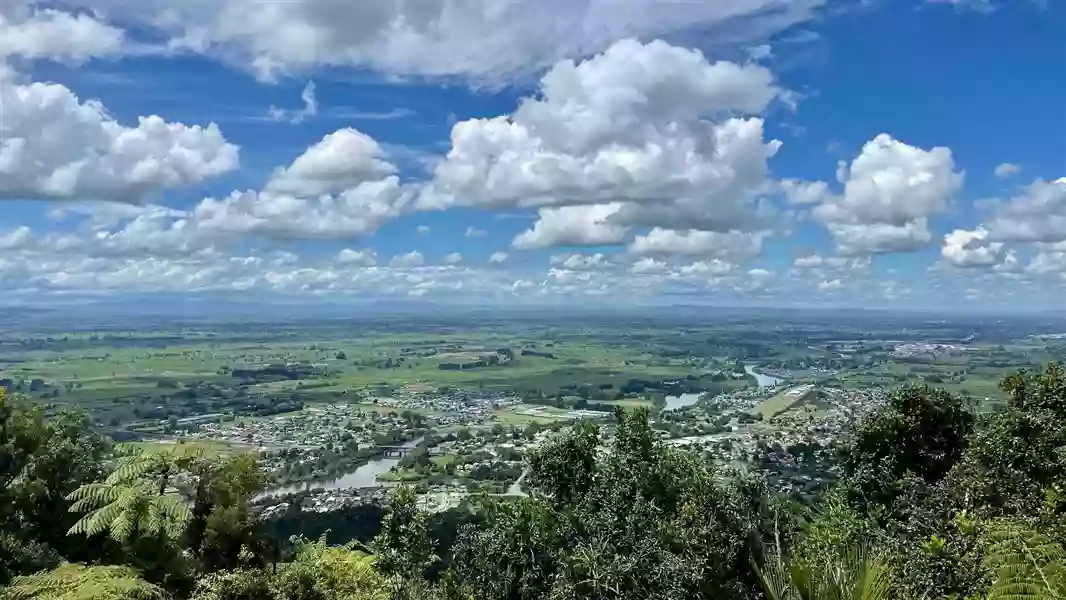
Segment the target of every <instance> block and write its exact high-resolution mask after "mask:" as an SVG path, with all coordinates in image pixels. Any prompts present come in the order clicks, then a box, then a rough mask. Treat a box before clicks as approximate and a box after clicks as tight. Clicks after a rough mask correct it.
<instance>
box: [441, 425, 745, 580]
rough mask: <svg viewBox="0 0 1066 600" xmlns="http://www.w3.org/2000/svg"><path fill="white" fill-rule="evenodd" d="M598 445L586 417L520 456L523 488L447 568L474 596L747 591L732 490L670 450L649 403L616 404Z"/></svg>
mask: <svg viewBox="0 0 1066 600" xmlns="http://www.w3.org/2000/svg"><path fill="white" fill-rule="evenodd" d="M615 416H616V427H615V431H614V436H613V439H611V440H610V441H609V444H608V447H607V449H606V451H605V452H602V453H601V452H600V451H599V448H598V442H599V435H600V432H599V430H598V429H597V428H596V427H595V426H592V425H585V426H582V427H580V428H578V429H577V430H576V431H575V432H573V433H572V434H570V435H568V436H563V437H562V438H561V439H559V440H557V441H555V442H552V443H550V444H547V445H546V446H545V447H543V448H542V449H541V450H539V451H538V452H535V453H533V455H532V456H531V457H530V459H529V464H530V470H531V472H530V477H529V481H530V482H531V483H530V487H531V492H532V497H531V498H528V499H524V500H522V501H519V502H517V503H510V504H500V503H495V504H490V505H489V507H488V509H487V510H488V515H487V518H488V523H489V525H488V527H484V528H478V529H469V530H468V531H466V532H465V534H464V535H463V536H461V539H460V543H459V549H458V552H457V557H456V560H455V563H454V564H455V566H456V569H457V571H458V573H459V575H460V577H461V579H462V580H463V581H464V582H466V583H468V584H469V585H470V586H471V587H472V588H473V591H474V593H475V595H476V596H477V597H479V598H486V599H490V598H492V599H495V598H499V599H505V598H506V599H512V598H514V599H517V598H522V599H525V598H553V599H556V598H557V599H567V598H608V597H609V598H641V599H649V598H711V597H715V598H717V597H721V596H723V595H724V596H728V597H743V596H747V595H751V594H752V593H753V591H754V584H755V582H754V579H753V578H751V577H747V576H746V573H747V570H746V569H743V568H742V566H743V565H746V561H747V556H748V554H749V551H750V544H749V542H751V536H752V535H753V534H754V532H755V530H756V527H755V526H754V525H753V523H752V522H751V520H750V517H751V511H750V510H749V509H750V507H748V506H747V505H746V504H745V501H744V497H743V495H742V494H741V493H740V490H738V489H736V488H733V487H730V486H729V485H727V484H725V483H722V482H720V481H719V480H718V479H717V478H716V477H715V473H714V472H713V471H712V470H711V469H710V467H709V466H708V465H707V464H705V463H703V462H701V461H699V460H698V458H696V457H695V456H693V455H691V454H688V453H685V452H683V451H679V450H675V449H672V448H669V447H667V446H666V445H665V444H663V442H662V441H661V440H660V439H659V437H658V435H657V434H656V433H655V432H654V431H653V430H652V429H651V427H650V425H649V423H648V414H647V411H644V410H637V411H633V412H630V413H626V412H623V411H618V412H617V413H616V415H615Z"/></svg>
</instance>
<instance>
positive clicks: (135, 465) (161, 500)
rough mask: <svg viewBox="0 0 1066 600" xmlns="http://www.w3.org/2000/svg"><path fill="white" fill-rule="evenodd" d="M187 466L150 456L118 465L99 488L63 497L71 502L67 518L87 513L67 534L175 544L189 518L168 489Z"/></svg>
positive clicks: (183, 459) (177, 460)
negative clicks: (149, 539) (144, 538)
mask: <svg viewBox="0 0 1066 600" xmlns="http://www.w3.org/2000/svg"><path fill="white" fill-rule="evenodd" d="M188 460H189V459H188V458H187V457H181V458H176V457H175V456H173V455H169V454H154V453H138V454H134V455H132V456H129V457H127V458H125V459H123V460H122V461H121V462H120V463H119V466H118V468H116V469H115V471H114V472H112V473H111V475H109V476H108V477H107V479H105V480H104V481H103V483H90V484H86V485H83V486H81V487H80V488H78V489H77V490H75V491H73V492H72V493H71V494H70V495H68V496H67V500H69V501H72V502H73V504H71V506H70V512H73V513H79V512H87V514H86V515H85V516H83V517H82V518H81V519H80V520H79V521H78V522H77V523H75V524H74V526H73V527H71V528H70V531H69V533H70V534H85V535H87V536H93V535H96V534H98V533H102V532H105V531H107V532H109V534H110V536H111V538H112V539H114V540H116V541H119V542H128V541H130V540H131V539H132V538H133V537H134V536H143V537H147V538H169V539H178V538H179V537H180V536H181V535H182V534H183V533H184V531H185V525H186V524H187V523H188V522H189V519H190V518H192V512H191V511H190V510H189V507H188V506H186V504H185V501H184V499H183V498H182V497H181V495H180V494H179V493H178V491H177V489H175V488H173V487H171V485H170V483H171V480H172V478H173V477H174V475H175V474H177V473H178V472H180V471H181V470H183V468H187V465H188Z"/></svg>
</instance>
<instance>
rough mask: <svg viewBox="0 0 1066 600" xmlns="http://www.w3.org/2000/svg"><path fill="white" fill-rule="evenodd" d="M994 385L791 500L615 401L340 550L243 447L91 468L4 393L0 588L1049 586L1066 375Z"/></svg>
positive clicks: (55, 424)
mask: <svg viewBox="0 0 1066 600" xmlns="http://www.w3.org/2000/svg"><path fill="white" fill-rule="evenodd" d="M1002 387H1003V389H1004V390H1005V391H1006V392H1007V394H1008V395H1009V398H1010V401H1009V403H1008V404H1007V405H1006V407H1005V408H1004V409H1003V410H1002V411H1001V412H999V413H997V414H993V415H975V414H973V413H971V412H970V411H969V410H968V409H967V407H966V405H965V403H963V402H962V401H961V400H960V399H959V398H957V397H955V396H953V395H951V394H949V393H946V392H944V391H940V390H936V389H932V388H928V387H924V386H915V387H908V388H902V389H900V390H897V391H895V392H893V393H892V394H891V397H890V400H889V402H888V403H887V404H886V405H885V406H884V407H883V408H881V409H879V410H877V411H875V412H874V413H873V414H871V415H870V416H869V417H867V418H866V419H864V420H863V421H862V422H860V423H859V425H858V426H857V427H856V429H855V431H854V432H852V433H851V435H849V436H848V437H847V438H846V439H844V440H842V441H841V442H840V443H839V444H838V447H837V448H836V456H837V460H838V467H839V468H840V471H841V477H840V478H839V479H838V480H837V481H836V482H835V483H834V484H833V485H832V487H830V488H829V489H828V490H827V491H825V492H824V493H823V494H820V495H817V496H815V497H812V498H807V499H805V500H804V501H800V499H799V497H786V496H779V495H775V494H771V493H768V491H767V488H766V484H765V482H764V481H763V480H761V479H760V478H757V477H754V476H744V475H733V474H729V473H724V472H719V471H717V470H716V469H715V468H714V467H712V466H711V465H709V464H708V463H707V462H705V461H703V460H701V459H700V457H699V456H698V455H696V454H694V453H690V452H687V451H684V450H681V449H675V448H672V447H669V446H667V445H665V444H664V443H663V442H662V440H661V438H660V436H659V435H658V434H657V433H656V431H655V430H653V428H652V427H651V425H650V423H649V419H648V414H647V412H646V411H639V410H638V411H632V412H625V411H617V412H616V413H615V419H614V422H613V424H612V425H611V426H610V427H609V428H605V429H604V430H601V429H600V428H599V427H598V426H596V425H594V424H591V423H581V424H578V425H577V426H575V427H574V429H573V430H572V431H570V432H569V433H566V434H564V435H562V436H559V437H557V438H555V439H554V440H553V441H551V442H549V443H548V444H546V445H544V446H542V447H541V448H540V449H538V450H536V451H533V452H532V453H531V454H529V455H528V456H527V466H528V468H529V474H528V476H527V479H526V482H525V486H524V487H525V489H526V490H527V491H528V492H529V496H528V497H526V498H522V499H519V500H513V499H508V500H506V501H504V500H497V499H492V498H488V497H484V498H480V499H476V500H474V501H472V502H470V503H469V506H468V507H467V508H464V509H463V510H462V511H459V512H456V513H453V515H452V516H451V517H449V518H447V519H440V518H438V519H436V520H435V521H434V522H433V523H431V521H430V517H429V516H428V515H426V514H425V513H423V512H421V511H419V509H418V507H417V500H416V497H415V495H414V494H413V493H412V491H411V490H408V489H406V488H402V489H400V491H398V492H397V493H396V494H395V495H394V496H393V497H392V498H391V500H390V502H389V503H388V506H387V507H386V508H384V509H379V512H378V514H377V515H369V516H366V519H367V521H366V522H365V523H360V524H359V525H357V526H353V527H352V529H353V530H354V529H357V530H360V531H366V532H367V533H368V535H372V537H371V538H369V539H366V538H364V541H362V542H360V541H353V542H351V543H349V544H348V545H347V546H344V547H338V546H330V545H328V543H329V542H330V541H333V542H334V543H343V542H345V541H347V540H343V539H337V538H336V537H335V538H334V539H333V540H329V539H323V540H320V541H318V542H308V541H306V540H299V539H297V540H295V542H294V543H293V544H292V545H291V547H290V546H289V545H287V544H284V543H282V542H281V540H279V539H278V537H279V535H278V534H280V533H282V532H284V533H290V532H292V533H312V532H313V533H318V531H319V529H317V528H316V527H312V526H311V525H310V524H308V525H307V526H308V530H304V529H302V527H304V523H305V520H306V518H305V517H302V516H301V513H300V512H299V511H298V510H297V509H296V508H295V506H294V507H293V508H292V509H291V510H290V512H289V514H286V515H284V517H283V520H282V521H280V522H281V523H285V524H286V525H285V527H284V528H281V527H278V526H275V527H274V528H273V529H271V528H270V527H264V524H262V523H260V522H259V520H258V519H257V517H256V513H255V510H253V509H252V508H251V506H250V505H249V499H250V498H252V497H254V494H255V493H256V491H257V490H258V489H259V487H260V486H261V484H262V481H261V476H260V474H259V471H258V469H257V465H256V463H255V461H254V460H253V459H250V458H248V457H237V458H232V459H227V460H221V461H219V460H215V461H207V460H204V459H202V458H199V457H187V456H180V455H175V454H168V455H134V456H130V457H124V458H121V459H120V460H119V461H118V462H117V463H116V464H114V465H113V466H111V467H109V468H107V469H104V468H102V467H101V465H102V464H104V463H103V461H104V459H105V458H106V457H107V456H108V452H109V450H108V444H107V440H105V439H103V438H101V437H99V436H96V435H94V434H92V433H91V431H89V429H88V428H87V423H86V422H85V421H84V419H83V418H81V417H77V416H75V415H72V414H68V413H62V414H60V415H58V416H56V417H55V418H52V419H45V418H44V417H43V415H42V414H41V413H40V411H39V410H37V409H35V408H34V407H32V406H28V405H25V404H23V403H21V402H20V401H18V400H15V401H12V400H11V399H10V398H8V399H2V400H0V517H2V521H0V523H2V528H0V585H2V584H7V585H8V586H9V587H8V588H7V589H6V590H5V591H0V597H3V596H4V595H5V594H7V595H10V596H11V597H16V598H42V599H43V598H57V599H58V598H146V597H152V598H168V597H169V598H195V599H197V600H206V599H219V600H221V599H234V600H236V599H248V600H258V599H262V600H283V599H293V600H296V599H299V600H305V599H306V600H312V599H314V600H319V599H323V600H324V599H333V598H336V599H341V598H344V599H366V600H371V599H374V600H384V599H388V598H403V599H419V600H423V599H424V600H438V599H440V600H444V599H456V600H458V599H464V600H472V599H475V598H476V599H478V600H482V599H484V600H536V599H547V600H577V599H585V598H587V599H626V600H628V599H632V600H638V599H639V600H647V599H653V600H683V599H701V598H706V599H711V598H714V599H718V598H726V599H729V598H737V599H753V600H754V599H757V598H762V597H765V598H768V599H771V600H793V599H795V600H800V599H802V600H817V599H821V598H826V599H834V600H835V599H840V598H854V599H862V600H882V599H886V600H887V599H896V598H898V599H907V600H910V599H914V600H918V599H925V598H989V599H1008V598H1009V599H1011V600H1022V599H1026V600H1028V599H1034V600H1035V599H1043V598H1048V599H1051V598H1063V597H1066V551H1064V549H1063V544H1064V542H1066V372H1064V370H1063V368H1062V367H1061V366H1059V365H1050V366H1048V367H1047V369H1046V370H1043V371H1041V372H1038V373H1024V372H1022V373H1019V374H1016V375H1012V376H1010V377H1008V378H1007V379H1006V380H1005V381H1004V382H1003V384H1002ZM604 445H606V448H604ZM605 450H606V451H605ZM332 518H333V517H325V516H321V517H313V518H312V520H314V521H316V522H319V525H321V521H319V520H326V519H332ZM342 521H343V519H342ZM331 522H334V521H331ZM375 522H376V523H377V526H376V527H375V526H374V523H375ZM293 527H295V528H293ZM370 532H372V533H370Z"/></svg>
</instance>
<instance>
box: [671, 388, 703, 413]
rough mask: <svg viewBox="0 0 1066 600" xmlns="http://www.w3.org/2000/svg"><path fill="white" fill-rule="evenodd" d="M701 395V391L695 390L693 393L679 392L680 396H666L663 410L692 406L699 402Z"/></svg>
mask: <svg viewBox="0 0 1066 600" xmlns="http://www.w3.org/2000/svg"><path fill="white" fill-rule="evenodd" d="M702 395H703V392H696V393H694V394H681V395H680V396H667V397H666V407H665V408H663V410H678V409H680V408H685V407H686V406H692V405H693V404H695V403H697V402H699V400H700V396H702Z"/></svg>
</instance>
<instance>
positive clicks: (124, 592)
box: [0, 564, 167, 600]
mask: <svg viewBox="0 0 1066 600" xmlns="http://www.w3.org/2000/svg"><path fill="white" fill-rule="evenodd" d="M0 597H4V598H10V599H11V600H166V598H167V593H166V592H165V591H163V590H162V589H161V588H159V587H157V586H155V585H152V584H151V583H148V582H147V581H145V580H143V579H141V578H140V575H139V574H138V573H137V571H136V570H134V569H132V568H130V567H125V566H114V565H110V566H93V567H88V566H85V565H80V564H65V565H61V566H59V567H57V568H55V569H53V570H51V571H43V572H41V573H37V574H36V575H27V576H22V577H16V578H15V580H14V581H13V582H12V583H11V586H10V587H9V588H7V589H6V590H0Z"/></svg>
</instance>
